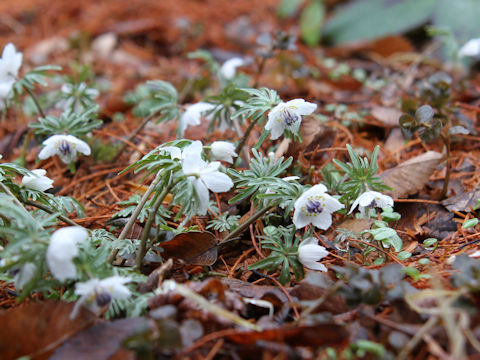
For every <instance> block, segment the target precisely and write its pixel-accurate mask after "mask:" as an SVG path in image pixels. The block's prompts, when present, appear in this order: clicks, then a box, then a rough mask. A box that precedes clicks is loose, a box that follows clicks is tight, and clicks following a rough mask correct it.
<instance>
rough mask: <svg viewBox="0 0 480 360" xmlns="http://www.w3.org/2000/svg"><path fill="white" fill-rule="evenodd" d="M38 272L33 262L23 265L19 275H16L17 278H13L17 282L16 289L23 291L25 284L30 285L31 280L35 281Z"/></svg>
mask: <svg viewBox="0 0 480 360" xmlns="http://www.w3.org/2000/svg"><path fill="white" fill-rule="evenodd" d="M36 272H37V267H36V266H35V264H33V263H31V262H26V263H25V264H23V266H22V267H21V268H20V271H19V272H18V274H17V275H15V277H14V278H13V281H14V282H15V287H16V288H17V289H22V288H23V287H24V286H25V284H27V283H29V282H30V280H32V279H33V277H34V276H35V273H36Z"/></svg>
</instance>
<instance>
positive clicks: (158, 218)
mask: <svg viewBox="0 0 480 360" xmlns="http://www.w3.org/2000/svg"><path fill="white" fill-rule="evenodd" d="M140 198H141V197H140V195H138V194H135V195H132V196H130V197H129V198H128V200H125V201H120V202H119V203H118V205H120V206H126V208H125V209H122V210H120V211H118V212H116V213H115V214H114V215H113V217H112V218H113V219H115V218H128V217H130V216H131V215H132V213H133V211H134V210H135V208H136V207H137V205H138V203H139V202H140ZM153 202H154V201H153V199H151V200H149V201H147V202H146V203H145V206H144V207H143V208H142V210H141V211H140V214H139V215H138V220H139V221H140V222H145V221H146V220H147V219H148V216H149V215H150V210H151V208H152V206H153ZM170 216H171V212H170V211H169V210H167V209H166V208H164V207H160V208H159V209H158V211H157V213H156V214H155V219H154V224H155V225H157V226H160V225H166V224H167V223H166V221H165V219H168V218H169V217H170Z"/></svg>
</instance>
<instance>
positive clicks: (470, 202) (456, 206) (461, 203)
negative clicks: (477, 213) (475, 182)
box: [442, 188, 480, 212]
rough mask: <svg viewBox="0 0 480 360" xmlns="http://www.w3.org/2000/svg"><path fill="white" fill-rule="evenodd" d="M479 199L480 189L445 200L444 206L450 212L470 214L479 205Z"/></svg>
mask: <svg viewBox="0 0 480 360" xmlns="http://www.w3.org/2000/svg"><path fill="white" fill-rule="evenodd" d="M478 199H480V188H476V189H475V190H473V191H469V192H466V193H463V194H458V195H456V196H452V197H450V198H448V199H445V200H443V201H442V205H443V206H445V207H446V208H447V209H448V210H450V211H465V212H470V211H472V208H474V207H475V206H476V205H477V200H478Z"/></svg>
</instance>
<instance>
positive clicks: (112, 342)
mask: <svg viewBox="0 0 480 360" xmlns="http://www.w3.org/2000/svg"><path fill="white" fill-rule="evenodd" d="M149 325H150V327H152V324H151V320H148V319H146V318H129V319H121V320H116V321H112V322H104V323H101V324H96V325H94V326H91V327H89V328H88V329H86V330H84V331H82V332H80V333H78V334H77V335H76V336H75V337H73V338H71V339H70V340H68V341H67V342H65V344H64V345H63V346H62V347H60V348H58V349H57V351H55V353H54V354H53V356H52V357H50V360H62V359H76V360H89V359H95V360H107V359H111V358H112V356H115V358H117V359H126V360H130V359H131V360H133V359H135V358H136V357H135V354H134V353H133V352H131V351H127V350H125V349H123V348H122V344H123V342H124V340H125V339H126V338H127V337H128V336H130V335H131V334H132V333H134V332H135V330H138V329H140V327H142V326H143V327H146V326H149Z"/></svg>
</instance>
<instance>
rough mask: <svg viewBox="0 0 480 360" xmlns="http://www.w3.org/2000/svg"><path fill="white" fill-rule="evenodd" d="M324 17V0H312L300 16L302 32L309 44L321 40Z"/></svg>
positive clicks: (303, 37)
mask: <svg viewBox="0 0 480 360" xmlns="http://www.w3.org/2000/svg"><path fill="white" fill-rule="evenodd" d="M324 18H325V6H324V5H323V0H310V2H309V3H308V4H307V6H305V8H304V9H303V11H302V15H301V16H300V33H301V36H302V40H303V41H304V42H305V43H306V44H307V45H309V46H315V45H318V43H319V42H320V38H321V31H322V26H323V19H324Z"/></svg>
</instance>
